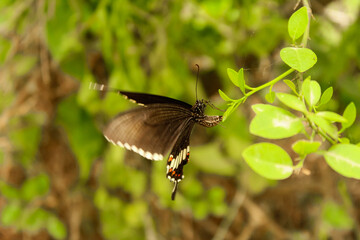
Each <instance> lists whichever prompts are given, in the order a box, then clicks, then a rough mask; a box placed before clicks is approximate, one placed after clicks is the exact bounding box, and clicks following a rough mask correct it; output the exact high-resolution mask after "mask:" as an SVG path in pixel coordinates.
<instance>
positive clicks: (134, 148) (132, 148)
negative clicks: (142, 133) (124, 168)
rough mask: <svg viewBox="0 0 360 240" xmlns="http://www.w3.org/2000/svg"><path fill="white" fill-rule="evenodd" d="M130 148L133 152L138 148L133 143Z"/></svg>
mask: <svg viewBox="0 0 360 240" xmlns="http://www.w3.org/2000/svg"><path fill="white" fill-rule="evenodd" d="M131 150H133V151H134V152H136V153H138V148H137V147H136V146H135V145H132V146H131Z"/></svg>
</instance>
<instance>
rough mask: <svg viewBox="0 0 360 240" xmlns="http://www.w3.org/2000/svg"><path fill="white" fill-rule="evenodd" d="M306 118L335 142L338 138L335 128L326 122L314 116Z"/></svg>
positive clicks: (310, 115)
mask: <svg viewBox="0 0 360 240" xmlns="http://www.w3.org/2000/svg"><path fill="white" fill-rule="evenodd" d="M308 118H309V120H310V121H312V122H314V123H315V124H316V125H317V126H318V127H319V128H320V129H321V130H322V131H323V132H324V133H326V134H327V135H329V136H330V137H332V138H333V139H335V140H336V139H337V138H338V131H337V128H336V127H335V126H334V125H332V124H331V123H330V122H329V121H328V120H326V119H324V118H322V117H319V116H316V115H315V114H309V115H308Z"/></svg>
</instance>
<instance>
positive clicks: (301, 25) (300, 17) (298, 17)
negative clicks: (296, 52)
mask: <svg viewBox="0 0 360 240" xmlns="http://www.w3.org/2000/svg"><path fill="white" fill-rule="evenodd" d="M308 23H309V18H308V15H307V9H306V7H302V8H300V9H299V10H297V11H296V12H294V13H293V14H292V15H291V17H290V19H289V23H288V31H289V35H290V37H291V39H292V40H293V42H295V40H296V39H298V38H299V37H301V35H303V34H304V32H305V30H306V27H307V25H308Z"/></svg>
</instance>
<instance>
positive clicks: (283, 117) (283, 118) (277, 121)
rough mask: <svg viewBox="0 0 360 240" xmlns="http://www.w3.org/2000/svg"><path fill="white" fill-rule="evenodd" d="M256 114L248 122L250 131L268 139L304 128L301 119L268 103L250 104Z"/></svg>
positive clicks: (289, 135)
mask: <svg viewBox="0 0 360 240" xmlns="http://www.w3.org/2000/svg"><path fill="white" fill-rule="evenodd" d="M252 108H253V110H254V112H255V113H256V116H255V117H254V118H253V119H252V121H251V123H250V132H251V133H252V134H254V135H256V136H260V137H264V138H268V139H281V138H287V137H291V136H294V135H296V134H298V133H299V132H301V131H302V130H303V129H304V125H303V124H302V122H301V119H300V118H298V117H296V116H294V115H293V114H292V113H290V112H289V111H286V110H284V109H282V108H279V107H275V106H272V105H268V104H256V105H253V106H252Z"/></svg>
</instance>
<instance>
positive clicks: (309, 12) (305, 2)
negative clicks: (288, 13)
mask: <svg viewBox="0 0 360 240" xmlns="http://www.w3.org/2000/svg"><path fill="white" fill-rule="evenodd" d="M302 3H303V5H304V6H305V7H306V9H307V12H308V19H309V22H308V25H307V26H306V30H305V32H304V35H303V38H302V41H301V45H302V46H303V47H306V45H307V41H308V39H309V32H310V20H311V15H312V12H311V7H310V5H309V2H308V1H307V0H303V1H302Z"/></svg>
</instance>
